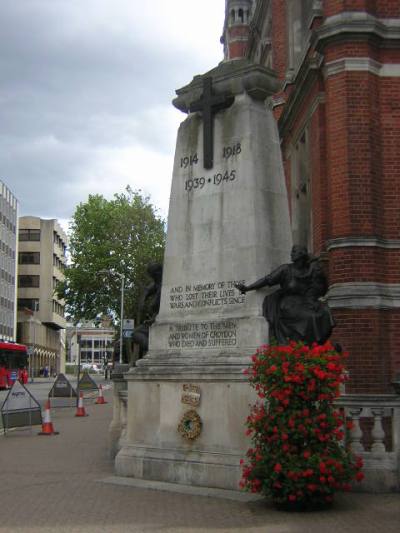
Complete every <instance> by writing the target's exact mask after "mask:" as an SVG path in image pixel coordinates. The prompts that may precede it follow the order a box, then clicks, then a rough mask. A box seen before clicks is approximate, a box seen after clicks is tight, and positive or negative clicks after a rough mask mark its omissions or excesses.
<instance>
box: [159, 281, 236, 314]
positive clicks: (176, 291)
mask: <svg viewBox="0 0 400 533" xmlns="http://www.w3.org/2000/svg"><path fill="white" fill-rule="evenodd" d="M235 283H242V282H241V281H235V280H230V281H217V282H210V283H194V284H193V285H184V286H183V285H179V286H177V287H171V289H170V293H169V307H170V309H198V308H207V307H218V306H223V305H238V304H243V303H244V302H245V296H244V295H243V294H239V293H238V291H237V290H236V289H235Z"/></svg>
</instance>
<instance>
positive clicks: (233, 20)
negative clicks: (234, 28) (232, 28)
mask: <svg viewBox="0 0 400 533" xmlns="http://www.w3.org/2000/svg"><path fill="white" fill-rule="evenodd" d="M235 19H236V16H235V10H234V9H232V11H231V24H235Z"/></svg>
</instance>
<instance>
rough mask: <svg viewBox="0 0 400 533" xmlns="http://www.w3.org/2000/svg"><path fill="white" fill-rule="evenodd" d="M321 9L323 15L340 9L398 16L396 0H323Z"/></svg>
mask: <svg viewBox="0 0 400 533" xmlns="http://www.w3.org/2000/svg"><path fill="white" fill-rule="evenodd" d="M323 9H324V16H325V17H331V16H332V15H337V14H338V13H341V12H342V11H366V12H367V13H370V14H371V15H375V16H377V17H382V18H383V17H387V18H389V17H398V16H400V5H399V2H398V0H323Z"/></svg>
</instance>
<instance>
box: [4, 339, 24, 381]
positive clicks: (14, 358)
mask: <svg viewBox="0 0 400 533" xmlns="http://www.w3.org/2000/svg"><path fill="white" fill-rule="evenodd" d="M27 366H28V351H27V348H26V346H25V345H24V344H17V343H16V342H3V341H0V389H8V388H9V387H11V386H12V385H13V383H14V381H16V380H17V379H19V378H20V375H21V371H22V370H23V369H24V368H25V369H26V367H27Z"/></svg>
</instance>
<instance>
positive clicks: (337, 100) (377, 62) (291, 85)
mask: <svg viewBox="0 0 400 533" xmlns="http://www.w3.org/2000/svg"><path fill="white" fill-rule="evenodd" d="M260 1H261V2H264V3H265V4H269V7H270V11H269V12H270V13H272V23H271V26H270V30H269V31H270V34H269V35H257V34H256V32H255V31H254V32H253V34H252V35H251V36H250V38H251V39H252V40H253V41H252V50H256V48H257V47H256V46H255V45H254V43H256V44H257V42H260V43H261V42H262V40H263V39H265V38H270V39H271V41H272V46H271V54H272V64H273V68H274V69H275V71H276V72H277V74H278V76H279V78H280V79H281V80H282V91H281V92H280V93H278V94H277V95H275V102H276V107H275V109H274V113H275V117H276V118H277V121H278V126H279V130H280V134H281V140H282V153H283V158H284V168H285V172H286V179H287V185H288V189H289V198H291V201H293V200H292V199H293V191H292V190H291V189H290V188H291V187H293V180H294V179H295V177H294V175H293V168H294V166H295V161H294V159H293V158H294V157H295V156H296V150H297V147H296V143H297V142H298V139H300V138H301V137H302V135H303V134H304V132H306V133H307V139H308V144H309V152H308V158H309V164H308V165H306V168H309V169H310V170H309V172H310V176H309V178H310V182H311V190H310V191H309V194H310V195H311V210H312V232H311V233H312V243H313V252H314V253H315V254H317V255H318V254H322V256H323V258H324V259H325V260H326V267H327V272H328V273H329V282H330V286H331V288H332V291H333V290H334V289H335V288H337V287H341V290H342V291H344V294H345V295H347V296H348V299H347V301H348V303H347V304H346V298H342V299H340V298H339V300H336V301H335V304H334V305H333V311H334V315H335V317H336V320H337V327H336V329H335V334H334V340H335V341H337V342H340V344H342V345H343V347H344V348H345V349H346V350H348V351H349V352H350V363H349V365H350V373H351V380H350V383H349V390H350V391H351V392H357V393H365V392H377V393H378V392H386V393H388V392H391V390H392V389H391V386H390V382H391V380H392V379H393V378H394V376H395V375H397V374H400V335H399V331H400V208H399V206H400V156H399V146H400V45H399V42H400V41H399V30H398V28H399V21H398V20H397V21H396V20H394V19H400V2H399V1H398V0H323V1H322V10H320V11H317V10H314V11H311V8H309V9H310V12H309V13H302V14H301V15H304V16H301V17H300V16H299V18H298V20H296V24H297V28H298V27H299V25H300V24H301V23H303V22H302V21H307V24H306V23H303V27H302V28H301V31H302V32H303V34H302V41H301V42H302V46H303V49H302V50H301V53H299V52H298V43H297V49H295V50H294V51H293V50H292V52H290V50H289V46H290V42H291V41H290V39H289V37H288V35H289V32H290V27H289V21H292V22H291V23H293V14H290V13H288V12H287V10H288V9H290V8H289V7H288V6H289V5H290V2H282V1H280V0H260ZM303 4H304V6H305V5H306V4H307V5H308V6H310V5H311V4H312V3H310V2H304V3H302V5H303ZM259 12H260V13H267V12H268V10H266V9H265V10H259ZM351 12H353V14H354V16H355V17H356V18H357V17H358V18H357V22H356V24H354V26H352V24H353V22H352V21H353V19H354V17H352V16H349V13H351ZM341 14H342V17H336V18H334V19H328V17H333V16H334V15H341ZM363 14H367V15H368V17H363V16H362V15H363ZM290 15H292V16H290ZM327 19H328V20H327ZM378 19H379V20H378ZM342 20H343V21H344V22H342ZM310 22H311V26H310ZM381 24H383V27H384V30H383V31H381V30H379V31H378V30H375V29H374V28H376V27H382V26H381ZM253 27H255V28H260V27H264V26H263V24H262V21H257V20H255V21H254V24H253ZM310 27H311V28H312V29H311V30H310ZM353 28H354V30H353ZM296 54H297V55H296ZM250 59H252V57H250ZM290 62H291V64H290ZM293 62H294V63H293ZM303 137H304V135H303ZM303 167H304V165H303ZM301 177H302V176H300V178H301ZM360 287H361V289H360ZM357 290H361V291H363V292H362V294H361V296H360V295H359V294H358V293H357ZM368 291H370V293H369V292H368ZM332 294H333V292H332Z"/></svg>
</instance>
